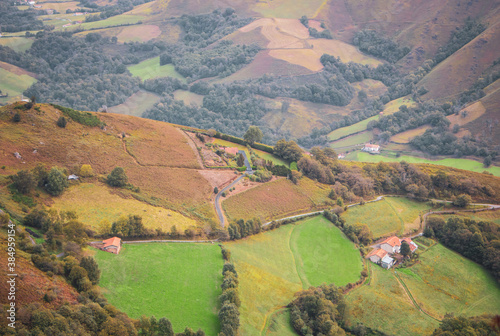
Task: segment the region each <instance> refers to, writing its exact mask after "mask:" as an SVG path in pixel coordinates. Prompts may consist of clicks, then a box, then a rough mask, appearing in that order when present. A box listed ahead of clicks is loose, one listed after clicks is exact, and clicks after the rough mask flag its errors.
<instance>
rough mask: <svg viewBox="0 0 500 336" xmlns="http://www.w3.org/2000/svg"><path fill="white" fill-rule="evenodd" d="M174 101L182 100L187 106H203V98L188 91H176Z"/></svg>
mask: <svg viewBox="0 0 500 336" xmlns="http://www.w3.org/2000/svg"><path fill="white" fill-rule="evenodd" d="M174 99H176V100H182V101H183V102H184V104H186V105H191V104H194V105H197V106H202V105H203V96H202V95H199V94H196V93H194V92H191V91H187V90H175V91H174Z"/></svg>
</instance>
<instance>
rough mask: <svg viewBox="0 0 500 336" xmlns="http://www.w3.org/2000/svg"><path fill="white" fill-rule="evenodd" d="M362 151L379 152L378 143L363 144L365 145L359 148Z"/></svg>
mask: <svg viewBox="0 0 500 336" xmlns="http://www.w3.org/2000/svg"><path fill="white" fill-rule="evenodd" d="M361 150H362V151H364V152H368V153H373V154H378V153H380V146H379V145H372V144H365V146H364V147H363V148H362V149H361Z"/></svg>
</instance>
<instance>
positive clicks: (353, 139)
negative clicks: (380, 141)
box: [330, 131, 373, 149]
mask: <svg viewBox="0 0 500 336" xmlns="http://www.w3.org/2000/svg"><path fill="white" fill-rule="evenodd" d="M372 139H373V133H372V132H371V131H366V132H361V133H358V134H355V135H352V136H349V137H347V138H344V139H341V140H337V141H334V142H331V143H330V147H332V148H334V149H335V148H344V147H354V146H357V145H364V144H365V143H367V142H370V141H371V140H372Z"/></svg>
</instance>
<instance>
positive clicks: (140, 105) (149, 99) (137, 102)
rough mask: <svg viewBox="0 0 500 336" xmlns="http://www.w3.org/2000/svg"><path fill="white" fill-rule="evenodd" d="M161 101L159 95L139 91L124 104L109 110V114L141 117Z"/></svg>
mask: <svg viewBox="0 0 500 336" xmlns="http://www.w3.org/2000/svg"><path fill="white" fill-rule="evenodd" d="M159 101H160V97H159V96H158V95H156V94H154V93H151V92H148V91H144V90H139V91H137V92H136V93H134V94H133V95H131V96H130V97H128V98H127V100H126V101H125V102H124V103H122V104H120V105H116V106H113V107H110V108H108V112H110V113H119V114H126V115H133V116H136V117H140V116H142V114H143V113H144V112H146V111H147V110H148V109H150V108H151V107H153V105H154V104H156V103H157V102H159Z"/></svg>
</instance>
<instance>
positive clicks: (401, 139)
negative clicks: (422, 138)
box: [391, 125, 431, 144]
mask: <svg viewBox="0 0 500 336" xmlns="http://www.w3.org/2000/svg"><path fill="white" fill-rule="evenodd" d="M429 128H431V126H430V125H424V126H420V127H417V128H415V129H411V130H408V131H404V132H401V133H398V134H395V135H393V136H392V137H391V141H392V142H395V143H398V144H407V143H410V140H411V139H413V138H414V137H416V136H419V135H422V134H424V133H425V131H426V130H428V129H429Z"/></svg>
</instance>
